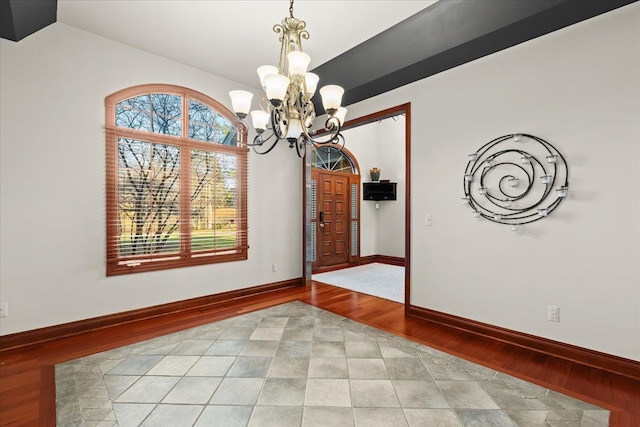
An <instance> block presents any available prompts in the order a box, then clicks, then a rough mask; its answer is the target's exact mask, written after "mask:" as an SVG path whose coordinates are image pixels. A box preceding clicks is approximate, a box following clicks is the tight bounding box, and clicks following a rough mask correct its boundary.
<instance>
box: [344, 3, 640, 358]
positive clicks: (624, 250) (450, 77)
mask: <svg viewBox="0 0 640 427" xmlns="http://www.w3.org/2000/svg"><path fill="white" fill-rule="evenodd" d="M425 42H426V41H425ZM405 102H411V109H412V118H413V120H412V133H411V134H412V146H411V162H412V165H411V179H412V184H413V185H412V195H411V203H412V205H411V230H412V239H411V259H412V263H411V303H412V304H414V305H416V306H421V307H427V308H431V309H435V310H439V311H443V312H447V313H451V314H454V315H458V316H463V317H466V318H470V319H475V320H478V321H481V322H486V323H490V324H493V325H498V326H502V327H506V328H509V329H514V330H518V331H522V332H525V333H530V334H534V335H538V336H543V337H547V338H550V339H554V340H558V341H562V342H566V343H570V344H575V345H578V346H582V347H586V348H590V349H595V350H599V351H603V352H606V353H610V354H615V355H619V356H623V357H627V358H631V359H636V360H639V359H640V206H639V205H640V192H639V191H638V184H639V183H640V176H639V174H640V143H639V142H638V135H640V4H639V3H634V4H631V5H628V6H625V7H623V8H620V9H618V10H615V11H612V12H610V13H607V14H605V15H601V16H598V17H595V18H592V19H589V20H587V21H584V22H581V23H579V24H576V25H573V26H571V27H568V28H565V29H562V30H559V31H556V32H554V33H551V34H548V35H546V36H543V37H540V38H538V39H535V40H531V41H529V42H527V43H524V44H521V45H518V46H514V47H512V48H510V49H507V50H504V51H502V52H499V53H496V54H493V55H490V56H488V57H484V58H482V59H479V60H476V61H473V62H471V63H469V64H466V65H463V66H460V67H458V68H455V69H452V70H449V71H447V72H443V73H440V74H438V75H435V76H432V77H430V78H427V79H424V80H421V81H419V82H416V83H413V84H411V85H407V86H405V87H402V88H399V89H396V90H394V91H392V92H389V93H386V94H382V95H380V96H377V97H375V98H372V99H369V100H366V101H363V102H360V103H358V104H355V105H351V106H349V115H350V117H359V116H363V115H366V114H369V113H372V112H374V111H379V110H381V109H384V108H388V107H390V106H393V105H398V104H402V103H405ZM514 132H527V133H531V134H534V135H538V136H540V137H542V138H544V139H546V140H548V141H549V142H551V143H552V144H554V145H555V146H556V147H558V149H560V150H561V152H562V153H563V154H564V155H565V157H566V159H567V161H568V164H569V168H570V173H571V181H570V195H569V198H568V199H567V200H566V201H565V202H564V203H563V204H562V205H561V206H560V207H559V208H558V209H557V210H555V211H554V212H553V213H552V215H550V216H549V217H548V218H546V219H544V220H541V221H538V222H536V223H533V224H529V225H527V226H525V227H524V228H523V229H522V232H518V233H514V232H512V231H510V228H509V227H508V226H504V225H499V224H494V223H491V222H488V221H477V220H474V219H472V217H471V215H470V210H469V209H468V208H466V207H464V206H462V205H461V204H460V197H462V185H461V182H462V174H463V172H464V168H465V166H466V162H467V159H466V155H467V154H468V153H470V152H473V151H475V150H476V149H477V148H479V147H480V146H481V145H482V144H484V143H486V142H488V141H490V140H491V139H493V138H495V137H498V136H500V135H505V134H509V133H514ZM426 214H432V215H433V226H432V227H425V225H424V216H425V215H426ZM547 305H557V306H559V307H560V318H561V321H560V323H552V322H549V321H547Z"/></svg>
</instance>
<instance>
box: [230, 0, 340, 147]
mask: <svg viewBox="0 0 640 427" xmlns="http://www.w3.org/2000/svg"><path fill="white" fill-rule="evenodd" d="M306 26H307V23H306V22H304V21H301V20H299V19H296V18H294V16H293V0H290V1H289V17H288V18H285V19H283V20H282V23H281V24H276V25H274V26H273V31H274V32H275V33H276V34H279V40H280V43H281V47H280V62H279V64H278V67H275V66H273V65H263V66H261V67H258V70H257V71H258V76H259V77H260V84H261V85H262V88H263V90H264V95H263V96H262V98H261V100H260V110H254V111H251V113H250V114H251V119H252V123H253V127H254V129H255V130H256V133H257V135H256V136H255V138H254V139H253V142H244V143H242V144H243V145H246V146H249V147H253V150H254V151H255V152H256V153H258V154H267V153H268V152H270V151H271V150H273V148H274V147H275V146H276V144H277V143H278V142H279V141H280V140H283V139H286V140H287V142H288V143H289V148H293V147H295V148H296V152H297V153H298V156H299V157H303V156H304V154H305V144H306V142H307V141H308V142H310V143H311V144H312V145H314V146H316V147H317V146H319V145H325V144H333V145H334V146H337V147H338V149H341V148H342V147H343V146H344V137H343V136H342V134H341V133H340V129H341V128H342V124H343V123H344V118H345V115H346V113H347V109H346V108H344V107H341V106H340V103H341V102H342V94H343V93H344V89H343V88H341V87H340V86H336V85H327V86H324V87H322V88H321V89H320V95H321V96H322V105H323V107H324V110H325V111H326V112H327V120H326V121H325V124H324V132H322V133H321V134H320V135H318V134H317V133H316V132H317V131H312V130H311V128H312V126H313V121H314V120H315V118H316V112H315V107H314V105H313V102H312V101H311V98H312V97H313V95H314V93H315V91H316V87H317V85H318V81H319V77H318V75H317V74H314V73H310V72H307V68H308V66H309V63H310V62H311V57H309V55H307V54H306V53H304V52H303V51H302V42H301V39H308V38H309V32H308V31H307V30H306V29H305V28H306ZM229 96H230V97H231V103H232V105H233V111H234V112H235V114H236V116H237V117H238V119H240V126H242V127H244V128H245V129H248V126H247V124H246V123H245V121H244V120H245V118H246V117H247V115H248V114H249V110H250V109H251V99H252V98H253V94H252V93H251V92H247V91H243V90H233V91H231V92H229Z"/></svg>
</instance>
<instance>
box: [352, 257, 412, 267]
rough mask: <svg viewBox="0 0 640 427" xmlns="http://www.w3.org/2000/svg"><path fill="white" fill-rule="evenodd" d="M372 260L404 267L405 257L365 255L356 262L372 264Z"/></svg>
mask: <svg viewBox="0 0 640 427" xmlns="http://www.w3.org/2000/svg"><path fill="white" fill-rule="evenodd" d="M374 262H378V263H380V264H388V265H397V266H400V267H404V265H405V259H404V258H401V257H396V256H389V255H367V256H363V257H360V261H359V262H358V264H372V263H374Z"/></svg>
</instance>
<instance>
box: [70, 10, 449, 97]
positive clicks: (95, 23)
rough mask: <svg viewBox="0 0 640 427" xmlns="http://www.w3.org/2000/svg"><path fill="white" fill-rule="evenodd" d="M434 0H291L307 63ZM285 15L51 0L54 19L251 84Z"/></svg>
mask: <svg viewBox="0 0 640 427" xmlns="http://www.w3.org/2000/svg"><path fill="white" fill-rule="evenodd" d="M435 1H437V0H414V1H401V0H390V1H387V0H374V1H365V0H341V1H336V0H297V1H296V2H295V4H294V16H295V17H296V18H298V19H301V20H304V21H306V22H307V30H308V31H309V34H310V36H311V37H310V38H309V40H303V48H304V50H305V52H307V53H308V54H309V55H310V56H311V66H310V68H315V67H317V66H319V65H321V64H323V63H324V62H326V61H328V60H330V59H332V58H334V57H335V56H338V55H339V54H341V53H343V52H345V51H346V50H348V49H350V48H352V47H354V46H356V45H358V44H360V43H362V42H364V41H365V40H367V39H369V38H371V37H372V36H374V35H376V34H378V33H380V32H382V31H384V30H385V29H387V28H389V27H391V26H393V25H394V24H396V23H398V22H400V21H402V20H404V19H406V18H408V17H409V16H411V15H413V14H415V13H416V12H418V11H420V10H422V9H424V8H426V7H428V6H429V5H431V4H433V3H435ZM287 16H289V2H288V1H287V0H278V1H271V0H257V1H248V0H235V1H223V0H126V1H125V0H58V21H59V22H62V23H64V24H67V25H71V26H73V27H76V28H80V29H82V30H85V31H88V32H91V33H94V34H97V35H100V36H103V37H106V38H109V39H112V40H115V41H118V42H121V43H124V44H127V45H129V46H133V47H136V48H138V49H142V50H145V51H147V52H151V53H154V54H157V55H160V56H163V57H166V58H169V59H172V60H175V61H178V62H181V63H183V64H187V65H190V66H193V67H195V68H199V69H201V70H205V71H208V72H211V73H213V74H216V75H219V76H222V77H226V78H229V79H232V80H235V81H238V82H242V83H244V84H247V85H249V86H254V87H258V86H259V83H258V77H257V74H256V72H255V70H256V68H257V67H258V66H260V65H265V64H273V65H277V62H278V55H279V51H280V43H279V42H278V35H277V34H275V33H274V32H273V26H274V24H279V23H280V22H281V21H282V19H283V18H285V17H287ZM325 83H331V82H325Z"/></svg>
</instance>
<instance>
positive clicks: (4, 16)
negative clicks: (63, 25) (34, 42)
mask: <svg viewBox="0 0 640 427" xmlns="http://www.w3.org/2000/svg"><path fill="white" fill-rule="evenodd" d="M57 9H58V1H57V0H0V37H1V38H3V39H7V40H12V41H14V42H17V41H20V40H22V39H23V38H25V37H27V36H30V35H31V34H33V33H35V32H36V31H38V30H40V29H42V28H44V27H46V26H47V25H50V24H53V23H54V22H56V13H57Z"/></svg>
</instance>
